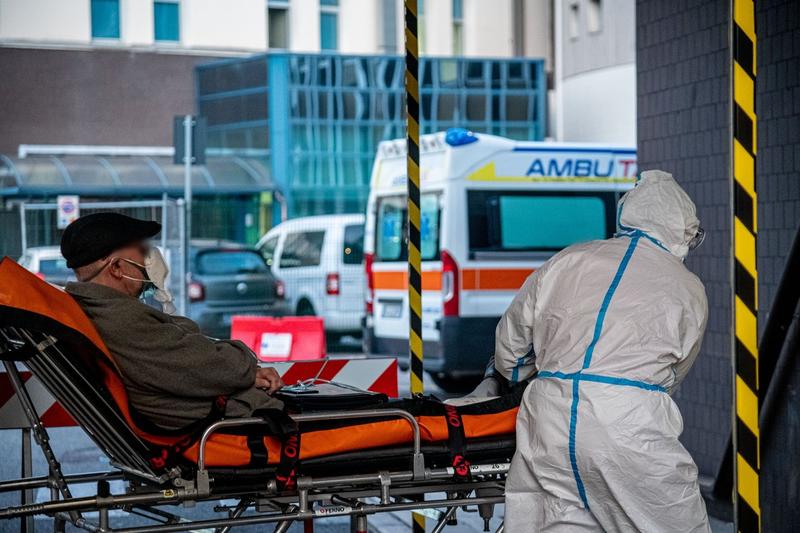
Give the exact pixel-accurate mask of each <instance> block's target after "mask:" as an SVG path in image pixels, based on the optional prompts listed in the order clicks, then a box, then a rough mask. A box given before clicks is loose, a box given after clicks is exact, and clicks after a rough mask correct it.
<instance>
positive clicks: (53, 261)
mask: <svg viewBox="0 0 800 533" xmlns="http://www.w3.org/2000/svg"><path fill="white" fill-rule="evenodd" d="M17 262H18V263H19V264H20V265H21V266H23V267H25V268H26V269H28V270H30V271H31V272H33V273H34V274H36V275H37V276H39V277H40V278H42V279H43V280H45V281H48V282H50V283H52V284H53V285H58V286H59V287H63V286H64V285H66V284H67V282H68V281H75V279H76V278H75V274H74V273H73V272H72V270H71V269H70V268H68V267H67V260H66V259H64V258H63V257H62V255H61V249H60V248H59V247H58V246H36V247H33V248H28V249H27V250H25V253H24V254H22V257H20V258H19V261H17Z"/></svg>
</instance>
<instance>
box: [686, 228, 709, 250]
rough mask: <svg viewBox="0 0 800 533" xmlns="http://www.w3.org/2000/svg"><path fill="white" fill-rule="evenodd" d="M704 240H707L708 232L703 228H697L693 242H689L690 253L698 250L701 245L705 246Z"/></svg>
mask: <svg viewBox="0 0 800 533" xmlns="http://www.w3.org/2000/svg"><path fill="white" fill-rule="evenodd" d="M704 240H706V230H704V229H703V228H697V233H695V234H694V237H692V240H691V241H689V244H688V248H689V251H690V252H691V251H692V250H694V249H695V248H698V247H699V246H700V245H701V244H703V241H704Z"/></svg>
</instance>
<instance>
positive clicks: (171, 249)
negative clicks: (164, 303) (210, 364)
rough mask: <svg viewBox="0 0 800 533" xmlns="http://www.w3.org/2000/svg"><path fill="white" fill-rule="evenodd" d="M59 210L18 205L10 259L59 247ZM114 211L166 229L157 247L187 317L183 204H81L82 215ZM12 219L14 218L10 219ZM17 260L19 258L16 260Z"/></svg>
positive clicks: (48, 205)
mask: <svg viewBox="0 0 800 533" xmlns="http://www.w3.org/2000/svg"><path fill="white" fill-rule="evenodd" d="M57 210H58V206H57V204H56V203H55V202H43V203H36V202H26V201H20V202H18V203H16V213H15V214H16V217H17V220H18V222H17V224H18V225H19V241H18V242H19V250H18V253H16V254H14V253H13V252H14V251H15V250H7V251H4V252H5V254H6V255H12V256H16V257H21V256H23V255H25V253H26V252H28V251H31V250H33V249H35V248H40V247H45V246H58V245H59V243H60V241H61V235H62V234H63V230H60V229H58V226H57V220H56V219H57V216H58V213H57ZM108 211H113V212H117V213H122V214H124V215H128V216H131V217H134V218H139V219H144V220H155V221H157V222H159V223H160V224H161V226H162V228H161V233H160V234H159V235H158V236H156V238H155V239H154V243H155V244H156V245H157V246H159V247H160V248H161V250H162V251H163V254H164V258H165V260H166V261H167V264H168V265H169V268H170V276H169V280H168V288H169V289H170V290H171V291H172V292H173V295H174V296H175V305H176V307H177V308H178V312H179V313H180V314H185V311H186V308H185V301H186V283H184V280H185V279H186V275H185V272H186V265H185V254H184V239H183V236H184V232H185V226H184V209H183V200H181V199H178V200H175V199H172V198H168V197H167V196H166V195H165V196H164V197H163V198H162V199H161V200H132V201H119V202H100V201H98V202H91V201H90V202H81V204H80V212H81V215H88V214H91V213H99V212H108ZM9 218H10V217H9ZM16 257H15V258H16Z"/></svg>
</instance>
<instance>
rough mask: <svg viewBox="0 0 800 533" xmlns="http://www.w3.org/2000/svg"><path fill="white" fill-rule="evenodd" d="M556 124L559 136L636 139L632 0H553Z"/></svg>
mask: <svg viewBox="0 0 800 533" xmlns="http://www.w3.org/2000/svg"><path fill="white" fill-rule="evenodd" d="M554 4H555V14H554V25H555V42H556V47H555V59H554V61H555V68H554V73H555V77H556V79H555V99H556V102H555V103H554V107H555V110H556V114H555V118H554V120H555V124H554V127H553V128H552V132H553V136H554V137H556V138H557V139H559V140H563V141H586V142H607V143H620V144H629V145H633V144H634V143H635V142H636V24H635V12H636V8H635V5H634V0H554Z"/></svg>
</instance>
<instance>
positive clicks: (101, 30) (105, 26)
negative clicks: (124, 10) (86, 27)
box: [92, 0, 119, 39]
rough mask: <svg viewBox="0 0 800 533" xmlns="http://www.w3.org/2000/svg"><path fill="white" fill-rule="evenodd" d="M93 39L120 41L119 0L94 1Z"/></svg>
mask: <svg viewBox="0 0 800 533" xmlns="http://www.w3.org/2000/svg"><path fill="white" fill-rule="evenodd" d="M92 37H94V38H99V39H119V0H92Z"/></svg>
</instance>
